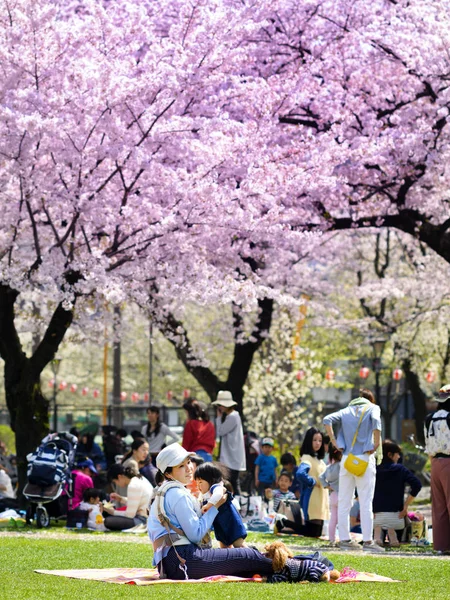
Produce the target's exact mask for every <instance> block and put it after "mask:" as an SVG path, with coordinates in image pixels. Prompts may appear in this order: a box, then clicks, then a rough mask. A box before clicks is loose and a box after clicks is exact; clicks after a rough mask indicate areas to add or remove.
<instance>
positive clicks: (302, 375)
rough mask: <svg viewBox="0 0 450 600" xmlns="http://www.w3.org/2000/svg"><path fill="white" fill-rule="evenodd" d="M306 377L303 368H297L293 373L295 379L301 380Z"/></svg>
mask: <svg viewBox="0 0 450 600" xmlns="http://www.w3.org/2000/svg"><path fill="white" fill-rule="evenodd" d="M305 377H306V373H305V371H304V370H303V369H299V370H298V371H297V373H296V374H295V378H296V379H297V381H303V379H305Z"/></svg>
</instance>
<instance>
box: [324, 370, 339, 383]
mask: <svg viewBox="0 0 450 600" xmlns="http://www.w3.org/2000/svg"><path fill="white" fill-rule="evenodd" d="M335 377H336V371H333V369H328V371H327V372H326V373H325V379H326V380H327V381H334V378H335Z"/></svg>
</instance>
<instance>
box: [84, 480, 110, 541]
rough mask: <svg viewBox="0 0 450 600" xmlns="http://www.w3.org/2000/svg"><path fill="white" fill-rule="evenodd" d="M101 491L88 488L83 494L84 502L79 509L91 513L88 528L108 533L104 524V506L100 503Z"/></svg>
mask: <svg viewBox="0 0 450 600" xmlns="http://www.w3.org/2000/svg"><path fill="white" fill-rule="evenodd" d="M100 495H101V491H100V490H97V489H96V488H87V489H86V490H84V492H83V502H81V503H80V505H79V506H78V508H80V509H81V510H87V511H88V512H89V516H88V522H87V526H88V529H95V530H96V531H106V527H105V525H104V522H103V515H102V513H103V504H102V503H101V501H100Z"/></svg>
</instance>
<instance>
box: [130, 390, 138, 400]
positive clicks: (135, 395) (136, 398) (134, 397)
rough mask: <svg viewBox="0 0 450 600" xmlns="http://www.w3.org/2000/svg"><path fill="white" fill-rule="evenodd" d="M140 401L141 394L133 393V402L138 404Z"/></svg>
mask: <svg viewBox="0 0 450 600" xmlns="http://www.w3.org/2000/svg"><path fill="white" fill-rule="evenodd" d="M138 400H139V394H138V393H137V392H133V393H132V394H131V402H137V401H138Z"/></svg>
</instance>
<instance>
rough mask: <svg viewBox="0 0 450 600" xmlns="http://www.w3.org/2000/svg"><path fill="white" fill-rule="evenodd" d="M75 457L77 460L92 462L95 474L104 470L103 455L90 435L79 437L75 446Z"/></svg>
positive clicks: (104, 460)
mask: <svg viewBox="0 0 450 600" xmlns="http://www.w3.org/2000/svg"><path fill="white" fill-rule="evenodd" d="M77 456H78V457H79V458H81V457H87V458H90V459H91V460H92V461H93V463H94V465H95V468H96V471H97V472H98V471H104V470H105V469H106V458H105V455H104V454H103V450H102V449H101V448H100V446H99V445H98V444H97V442H95V441H94V436H93V435H92V433H83V434H81V435H80V439H79V442H78V446H77Z"/></svg>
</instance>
